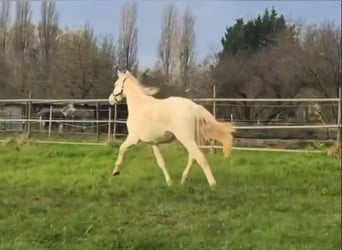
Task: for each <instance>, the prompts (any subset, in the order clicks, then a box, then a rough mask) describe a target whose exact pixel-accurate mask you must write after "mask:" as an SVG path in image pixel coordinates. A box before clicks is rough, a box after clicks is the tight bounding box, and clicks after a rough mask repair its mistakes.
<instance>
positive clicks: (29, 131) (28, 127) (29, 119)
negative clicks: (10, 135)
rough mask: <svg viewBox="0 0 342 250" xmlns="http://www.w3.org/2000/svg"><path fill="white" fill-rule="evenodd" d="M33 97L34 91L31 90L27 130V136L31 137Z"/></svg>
mask: <svg viewBox="0 0 342 250" xmlns="http://www.w3.org/2000/svg"><path fill="white" fill-rule="evenodd" d="M31 98H32V92H31V91H30V93H29V101H28V112H27V130H26V135H27V138H29V137H30V133H31V109H32V101H31Z"/></svg>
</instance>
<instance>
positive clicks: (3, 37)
mask: <svg viewBox="0 0 342 250" xmlns="http://www.w3.org/2000/svg"><path fill="white" fill-rule="evenodd" d="M9 23H10V0H2V1H1V10H0V56H3V57H4V58H5V57H6V47H7V40H8V35H7V33H8V28H9V27H8V26H9Z"/></svg>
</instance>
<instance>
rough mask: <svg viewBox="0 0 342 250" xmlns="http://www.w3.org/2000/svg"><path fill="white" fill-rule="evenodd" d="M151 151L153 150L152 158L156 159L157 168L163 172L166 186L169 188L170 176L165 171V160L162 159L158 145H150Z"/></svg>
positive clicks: (170, 183)
mask: <svg viewBox="0 0 342 250" xmlns="http://www.w3.org/2000/svg"><path fill="white" fill-rule="evenodd" d="M152 150H153V154H154V156H155V158H156V161H157V164H158V167H159V168H160V169H161V170H162V171H163V174H164V177H165V181H166V184H167V185H168V186H171V185H172V180H171V177H170V175H169V173H168V171H167V169H166V166H165V160H164V158H163V155H162V154H161V152H160V149H159V147H158V145H152Z"/></svg>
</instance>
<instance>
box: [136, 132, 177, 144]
mask: <svg viewBox="0 0 342 250" xmlns="http://www.w3.org/2000/svg"><path fill="white" fill-rule="evenodd" d="M174 139H175V136H174V134H172V133H171V132H169V131H163V132H161V133H156V131H153V132H152V133H148V134H145V135H142V136H141V137H140V140H141V141H142V142H145V143H151V144H163V143H170V142H172V141H173V140H174Z"/></svg>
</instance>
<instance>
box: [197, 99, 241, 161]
mask: <svg viewBox="0 0 342 250" xmlns="http://www.w3.org/2000/svg"><path fill="white" fill-rule="evenodd" d="M198 106H199V108H198V112H197V117H196V128H195V131H196V134H195V137H196V142H197V143H198V144H202V143H203V142H207V141H209V140H210V139H213V140H217V141H219V142H221V144H222V145H223V155H224V157H227V156H229V155H230V153H231V151H232V148H233V135H232V133H234V132H235V128H234V127H233V126H232V125H231V124H230V123H223V122H219V121H217V120H216V119H215V117H214V116H213V115H212V114H211V113H210V112H209V111H208V110H207V109H205V108H204V107H203V106H201V105H198Z"/></svg>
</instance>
